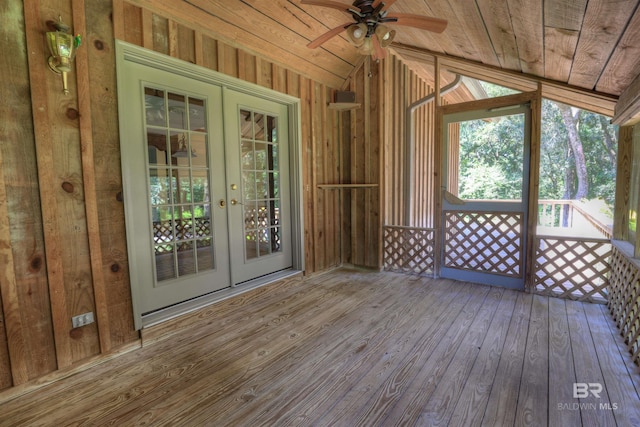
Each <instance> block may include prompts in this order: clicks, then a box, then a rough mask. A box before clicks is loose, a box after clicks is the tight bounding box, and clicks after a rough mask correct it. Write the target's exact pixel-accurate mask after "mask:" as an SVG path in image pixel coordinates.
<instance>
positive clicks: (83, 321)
mask: <svg viewBox="0 0 640 427" xmlns="http://www.w3.org/2000/svg"><path fill="white" fill-rule="evenodd" d="M93 322H95V319H94V317H93V311H90V312H88V313H84V314H78V315H77V316H73V317H72V318H71V323H72V324H73V327H74V328H79V327H81V326H86V325H88V324H89V323H93Z"/></svg>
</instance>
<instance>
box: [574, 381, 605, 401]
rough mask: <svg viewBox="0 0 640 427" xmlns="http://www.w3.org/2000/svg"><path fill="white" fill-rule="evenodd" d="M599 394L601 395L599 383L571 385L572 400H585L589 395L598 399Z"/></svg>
mask: <svg viewBox="0 0 640 427" xmlns="http://www.w3.org/2000/svg"><path fill="white" fill-rule="evenodd" d="M600 393H602V384H600V383H573V398H574V399H585V398H587V397H589V395H593V397H595V398H596V399H600Z"/></svg>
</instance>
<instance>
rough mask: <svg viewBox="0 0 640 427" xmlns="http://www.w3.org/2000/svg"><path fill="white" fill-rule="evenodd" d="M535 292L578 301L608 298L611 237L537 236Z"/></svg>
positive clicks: (600, 300)
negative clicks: (609, 238)
mask: <svg viewBox="0 0 640 427" xmlns="http://www.w3.org/2000/svg"><path fill="white" fill-rule="evenodd" d="M535 247H536V255H535V256H536V262H535V271H534V284H533V288H534V289H533V291H534V292H535V293H538V294H542V295H550V296H555V297H560V298H568V299H572V300H576V301H588V302H599V303H606V302H607V301H608V289H607V287H608V286H609V279H608V275H609V271H610V269H611V268H610V265H609V259H610V257H611V242H610V241H609V240H608V239H593V238H581V237H559V236H537V237H536V245H535Z"/></svg>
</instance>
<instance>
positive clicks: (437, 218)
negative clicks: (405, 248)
mask: <svg viewBox="0 0 640 427" xmlns="http://www.w3.org/2000/svg"><path fill="white" fill-rule="evenodd" d="M440 71H441V70H440V58H438V57H435V60H434V63H433V75H434V93H435V100H434V107H435V108H434V114H433V130H432V132H433V159H434V167H433V197H434V203H433V214H434V215H433V228H435V229H436V232H435V244H434V245H433V251H434V253H435V254H436V256H435V259H434V267H433V269H434V275H436V276H437V275H438V274H439V272H440V264H441V256H440V254H441V253H442V243H441V236H442V234H441V233H442V232H441V227H442V137H443V129H442V123H443V110H442V107H441V101H442V100H441V99H440Z"/></svg>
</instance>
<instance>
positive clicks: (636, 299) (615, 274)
mask: <svg viewBox="0 0 640 427" xmlns="http://www.w3.org/2000/svg"><path fill="white" fill-rule="evenodd" d="M608 307H609V311H610V312H611V315H612V316H613V320H614V321H615V322H616V325H617V326H618V329H620V334H621V335H622V337H623V338H624V342H625V344H627V348H628V350H629V352H630V353H631V357H632V359H633V361H634V362H635V364H636V365H640V262H639V261H638V260H637V259H634V258H633V248H628V249H625V248H624V246H623V245H621V244H620V243H616V244H615V245H614V248H613V255H612V257H611V274H610V288H609V303H608Z"/></svg>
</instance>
